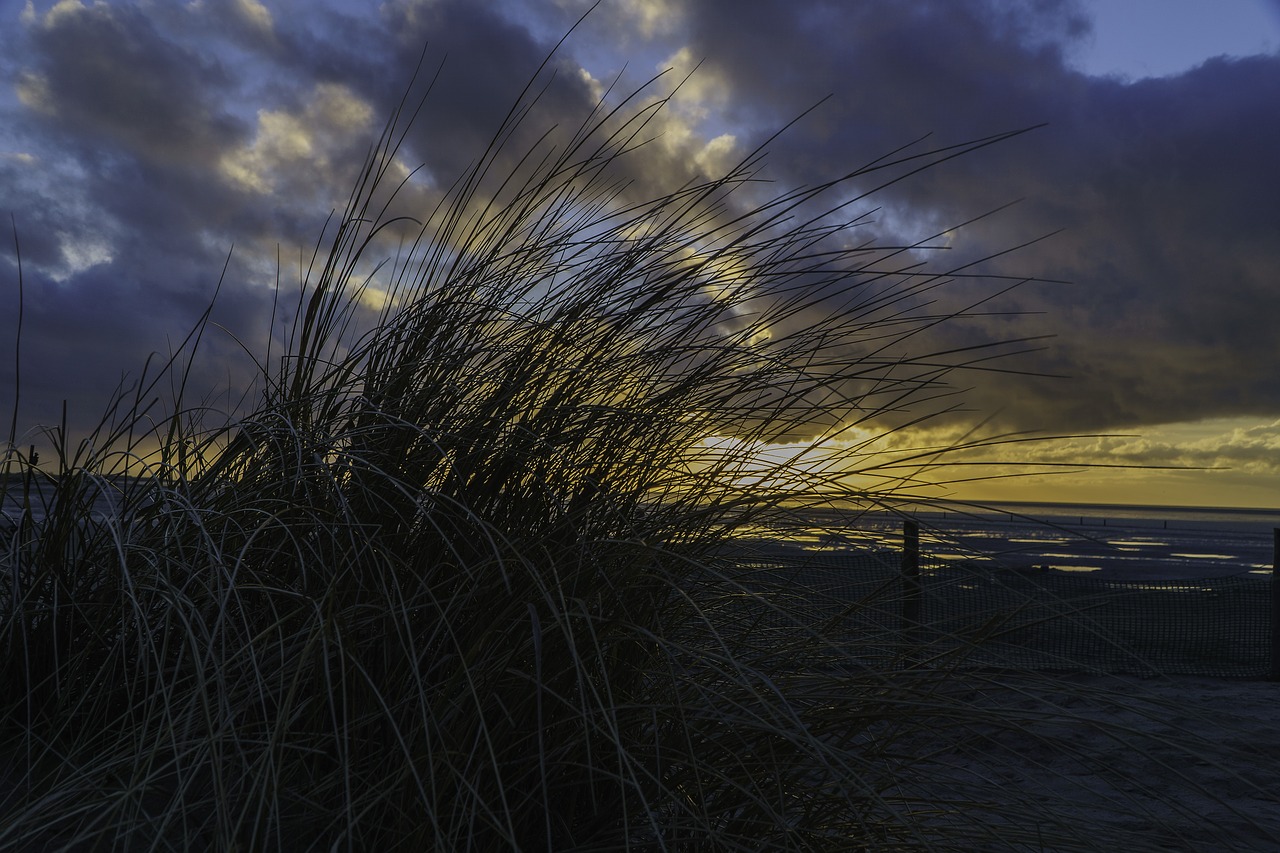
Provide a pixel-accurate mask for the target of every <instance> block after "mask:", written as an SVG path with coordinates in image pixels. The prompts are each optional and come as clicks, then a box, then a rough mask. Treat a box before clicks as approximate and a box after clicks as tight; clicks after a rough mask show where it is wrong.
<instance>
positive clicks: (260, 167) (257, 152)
mask: <svg viewBox="0 0 1280 853" xmlns="http://www.w3.org/2000/svg"><path fill="white" fill-rule="evenodd" d="M372 117H373V109H372V107H370V105H369V104H367V103H366V102H364V101H362V100H360V98H358V97H357V96H356V95H355V94H354V93H353V92H352V91H351V90H350V89H348V88H347V87H346V86H340V85H336V84H332V83H323V84H321V85H319V86H317V87H316V90H315V93H314V94H313V96H312V99H311V101H310V102H309V103H308V104H307V105H306V107H305V109H304V110H303V112H302V113H301V115H297V114H292V113H288V112H284V111H276V110H259V111H258V133H257V136H256V137H255V138H254V140H253V142H252V143H251V144H249V145H248V146H245V147H242V148H240V149H238V150H236V151H232V152H229V153H228V154H226V155H224V156H223V157H222V160H221V162H220V163H219V169H220V171H221V172H222V174H223V176H224V177H226V178H227V179H228V180H229V181H230V182H232V183H233V184H235V185H237V186H238V187H240V188H241V189H244V190H247V191H249V192H255V193H259V194H265V193H269V192H271V191H273V190H274V189H276V179H277V178H278V177H279V176H280V175H281V174H283V173H286V172H288V171H289V168H290V167H291V166H294V165H298V164H301V163H303V162H304V161H305V162H306V164H307V165H308V166H309V168H310V170H311V172H312V173H313V174H314V173H316V172H319V173H321V174H323V173H326V172H327V171H328V169H329V167H330V166H331V162H330V159H329V151H328V149H331V148H337V147H339V145H340V144H341V143H342V142H343V141H344V140H345V138H347V137H350V136H351V135H353V134H359V133H362V132H364V131H365V129H366V128H367V127H368V124H369V122H370V121H371V119H372Z"/></svg>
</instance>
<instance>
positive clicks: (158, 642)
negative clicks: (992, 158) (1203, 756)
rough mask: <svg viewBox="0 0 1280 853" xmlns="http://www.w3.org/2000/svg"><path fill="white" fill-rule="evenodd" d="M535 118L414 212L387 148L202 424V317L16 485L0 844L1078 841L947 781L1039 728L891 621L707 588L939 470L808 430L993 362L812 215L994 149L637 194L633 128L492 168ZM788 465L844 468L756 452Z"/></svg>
mask: <svg viewBox="0 0 1280 853" xmlns="http://www.w3.org/2000/svg"><path fill="white" fill-rule="evenodd" d="M535 105H536V98H529V99H527V100H526V101H525V102H522V103H521V104H520V105H519V106H518V108H517V109H513V110H512V112H511V114H510V117H509V118H508V120H507V122H506V123H505V124H504V125H503V126H502V127H501V128H500V129H499V130H498V132H497V133H496V134H495V137H494V144H493V146H492V147H491V148H490V149H489V150H488V151H487V152H485V153H484V154H483V156H481V157H480V158H479V159H478V161H477V163H476V164H475V166H474V167H473V168H472V169H471V170H470V171H468V172H467V173H466V174H465V175H464V176H462V178H461V179H460V180H459V181H457V182H456V183H455V184H454V185H453V187H452V189H450V190H449V191H448V192H447V193H442V194H441V195H440V197H439V200H438V204H437V206H436V207H435V208H434V209H433V210H431V211H430V212H429V213H427V214H425V215H423V214H422V213H420V212H419V213H418V215H419V217H420V221H415V222H414V223H409V222H407V221H406V220H405V219H404V218H402V217H403V216H404V211H398V210H397V208H396V202H397V199H396V195H397V191H401V192H402V191H403V190H402V188H400V187H397V186H389V185H388V184H389V181H390V178H389V174H391V168H392V165H393V163H394V162H395V159H396V157H397V156H398V154H399V151H400V144H401V141H402V139H403V134H404V132H405V130H406V129H407V126H408V123H409V119H408V118H406V117H405V116H397V118H396V119H395V120H394V121H392V122H391V123H390V124H389V125H388V128H387V130H386V132H385V133H384V135H383V136H382V138H381V139H380V141H379V142H378V144H377V146H376V147H375V149H374V151H373V153H372V154H371V156H370V158H369V160H368V162H367V163H366V164H365V167H364V170H363V171H362V173H361V175H360V178H359V180H358V182H357V184H356V188H355V190H354V191H353V193H352V195H351V198H350V202H349V205H348V207H347V209H346V211H345V213H344V214H343V215H342V217H341V218H340V221H339V222H338V224H337V227H336V230H335V231H331V232H330V236H329V240H328V243H327V244H326V247H327V248H326V249H325V250H324V251H321V252H319V253H318V254H317V256H316V259H315V261H314V263H313V264H312V266H311V267H310V269H309V270H308V272H307V274H306V279H305V287H304V291H303V296H302V298H301V300H300V301H299V303H298V305H297V306H296V308H297V310H296V318H295V319H294V320H293V324H292V331H291V333H290V334H289V335H288V339H287V341H286V344H285V351H284V353H283V355H281V354H280V353H279V352H276V353H275V354H274V356H273V355H272V353H270V352H269V351H266V352H263V353H260V358H261V362H260V363H261V364H262V372H261V376H260V378H259V381H258V383H257V387H256V389H255V391H254V393H253V396H251V397H246V399H247V400H249V401H250V402H249V403H248V404H247V405H246V406H245V407H244V409H243V410H242V411H240V412H238V413H237V414H236V415H235V416H234V417H233V418H232V419H231V420H230V421H229V422H227V423H214V424H211V423H209V421H210V417H209V416H207V415H205V414H203V410H202V409H201V408H200V407H197V406H191V405H188V404H186V403H185V402H184V398H183V395H182V392H181V388H182V385H183V377H184V376H185V373H184V367H183V364H184V363H185V362H184V361H183V359H187V358H193V357H196V355H195V352H194V345H195V343H196V342H198V339H199V336H200V334H202V333H205V332H206V331H207V330H205V329H204V328H203V326H202V327H201V328H200V329H198V330H197V332H196V333H193V336H192V337H191V338H190V339H188V342H187V348H186V349H185V350H184V351H183V352H180V353H179V356H178V357H175V358H174V359H173V360H172V361H171V362H169V363H168V364H167V365H165V366H163V367H162V369H161V370H160V371H159V372H153V373H152V374H151V375H150V377H149V378H148V377H147V376H144V377H143V379H142V380H140V381H139V383H138V386H137V388H136V389H134V390H133V391H132V392H129V393H124V392H122V393H121V394H120V396H119V398H118V400H117V402H116V404H115V405H114V406H113V407H112V409H111V411H109V412H108V413H107V415H106V417H104V419H103V421H102V426H101V427H100V428H99V430H98V433H97V434H96V435H95V436H93V437H92V439H91V440H86V441H84V442H82V443H79V444H75V445H73V444H72V443H71V442H70V439H69V437H68V436H67V434H66V431H65V429H62V428H60V429H52V430H50V431H49V432H48V434H47V436H46V438H47V439H48V441H49V442H50V443H52V444H53V446H54V448H55V450H54V453H53V455H54V456H55V457H56V458H55V459H54V460H53V462H52V463H50V464H46V465H45V466H44V467H43V468H42V469H40V470H37V469H35V468H34V467H32V466H30V465H28V464H25V463H26V462H28V461H29V460H24V459H23V458H22V457H21V456H19V455H17V454H12V453H11V454H10V458H9V459H7V460H6V461H7V465H6V469H5V471H6V473H5V474H4V475H3V476H4V477H5V478H6V479H5V482H4V489H5V491H6V492H7V493H8V494H10V495H20V496H21V495H25V496H27V498H28V499H29V500H36V501H38V502H43V504H45V506H43V508H42V509H40V511H33V512H24V513H20V514H19V516H18V518H17V520H16V522H15V524H14V525H12V526H11V528H10V529H9V530H7V531H6V532H5V538H4V540H3V549H4V550H3V552H2V553H0V560H3V568H4V571H3V573H2V576H0V602H2V606H3V611H2V612H0V649H2V656H0V849H4V850H63V849H68V850H129V851H133V850H190V849H221V850H247V851H253V850H289V851H292V850H322V849H325V850H327V849H335V850H404V851H425V850H439V851H446V850H448V851H463V850H475V851H494V850H524V851H569V850H584V851H608V850H841V851H844V850H856V849H869V850H908V849H913V850H914V849H939V850H981V849H1025V850H1038V849H1112V848H1110V847H1108V845H1110V844H1111V843H1113V840H1114V839H1112V838H1111V836H1110V835H1109V834H1108V831H1107V827H1106V826H1080V825H1078V824H1074V825H1073V824H1072V823H1071V822H1070V821H1069V820H1067V819H1066V818H1064V817H1062V816H1061V814H1059V813H1058V812H1055V808H1056V804H1055V803H1054V802H1053V801H1051V800H1046V799H1045V798H1043V797H1042V796H1041V795H1040V794H1038V793H1036V792H1034V791H1026V790H1015V791H1009V790H1004V789H1002V788H1001V787H1000V786H999V784H998V782H999V780H998V779H997V778H995V777H994V776H992V777H987V778H984V777H982V776H981V774H978V775H976V776H975V775H974V774H973V773H971V772H968V771H962V770H960V769H957V768H955V767H953V766H950V765H948V764H947V760H946V759H945V758H939V756H945V755H947V754H949V751H950V752H954V750H955V749H956V748H960V747H963V746H964V745H965V744H972V743H973V742H974V740H973V738H974V737H976V735H975V734H973V733H974V732H979V731H980V732H982V733H983V734H982V736H983V737H995V738H998V737H999V733H1000V732H1001V731H1010V732H1016V733H1017V734H1019V735H1020V736H1024V737H1025V736H1030V735H1032V734H1034V731H1035V729H1034V727H1035V723H1036V717H1035V715H1034V714H1031V713H1030V712H1019V711H1017V710H1016V709H1014V710H1011V709H1010V708H1003V709H1001V708H993V706H992V705H991V703H990V702H989V701H982V697H983V695H984V694H983V691H982V690H981V687H980V684H979V686H978V687H977V688H975V681H974V678H973V677H971V676H966V677H963V678H962V677H960V676H959V675H958V674H957V672H956V670H955V667H954V664H955V655H954V654H949V655H947V656H943V657H939V656H936V655H934V656H931V655H930V654H929V653H928V650H920V649H910V650H908V649H905V648H904V647H903V640H902V637H901V636H900V634H899V632H898V630H897V627H898V626H897V625H896V624H895V623H894V622H893V620H892V619H889V620H886V619H884V618H881V617H882V616H883V614H884V613H892V612H895V611H894V608H895V606H896V599H895V595H896V593H893V592H890V591H883V592H881V593H879V594H872V595H870V596H869V597H867V598H866V599H865V600H863V601H860V602H856V603H854V604H847V603H846V604H843V605H840V606H839V607H832V606H826V607H821V606H815V601H817V599H818V593H817V592H813V593H812V594H809V593H807V592H804V591H803V590H797V589H796V588H795V587H794V586H792V585H789V584H788V582H787V579H786V577H785V576H784V575H783V574H779V573H777V572H774V573H772V574H770V573H764V575H763V577H761V576H760V573H759V572H758V571H755V572H752V571H748V568H747V565H746V563H745V562H744V561H742V560H738V561H734V560H732V559H729V557H730V556H731V555H732V554H733V553H734V549H733V539H734V534H735V532H736V531H739V530H742V529H743V528H744V527H745V526H747V525H749V524H752V523H755V522H757V521H760V520H762V519H765V518H768V519H769V520H770V523H775V524H776V523H777V522H778V518H779V517H783V518H784V519H785V515H786V513H787V512H788V511H791V509H793V508H794V506H795V504H796V502H797V501H801V502H802V499H803V497H804V496H806V495H808V496H815V497H813V499H814V500H820V499H821V500H825V499H827V497H822V498H819V497H816V496H818V495H826V496H828V497H829V496H830V495H838V496H840V497H842V498H844V499H846V500H853V501H863V502H865V503H866V504H868V505H870V504H872V503H875V502H876V501H878V500H883V499H885V498H887V497H891V496H892V495H893V494H894V491H895V490H904V489H906V490H910V489H912V488H914V479H913V478H914V476H915V473H916V472H917V471H919V470H920V469H921V467H922V466H925V467H927V466H928V465H929V464H932V463H931V460H936V458H937V452H936V451H935V450H925V451H921V453H920V454H919V457H918V458H912V456H911V454H910V453H908V454H905V455H904V454H902V453H899V454H897V455H883V454H877V445H876V443H875V441H874V440H868V439H865V438H864V439H861V440H859V441H852V440H849V441H845V442H844V443H843V444H839V442H840V441H841V439H845V438H848V437H849V436H850V435H852V434H855V433H854V432H853V430H854V429H857V430H859V431H858V432H857V433H856V434H857V435H864V434H865V429H867V428H868V427H869V426H870V425H872V424H875V423H884V422H886V421H887V419H890V418H892V417H894V416H896V417H897V418H898V423H900V424H907V423H910V422H911V421H913V420H919V419H921V418H924V417H926V416H927V415H929V414H931V413H934V412H938V411H941V410H943V409H944V408H945V407H946V406H949V405H951V403H950V396H949V395H950V393H951V389H950V387H949V386H948V385H947V384H946V383H947V381H948V378H949V377H950V376H951V375H952V374H954V373H955V372H957V371H964V370H970V369H982V368H983V367H984V366H985V364H986V362H985V359H986V358H987V356H988V355H990V354H992V353H996V352H1003V351H1005V350H1006V349H1007V348H1008V343H1009V342H993V345H992V349H990V350H974V351H967V352H959V353H955V352H951V353H949V352H933V351H930V350H929V348H928V345H927V340H928V336H927V334H926V332H927V330H928V329H929V328H930V327H932V326H933V325H934V324H936V323H938V322H940V321H942V320H948V321H959V320H962V319H963V317H962V316H961V315H963V314H964V313H965V312H964V311H960V310H955V309H952V310H949V311H947V312H943V313H942V314H939V313H938V310H937V308H936V306H934V305H932V304H931V302H932V300H933V299H934V293H935V291H936V290H937V289H938V288H940V287H943V286H944V285H945V284H946V283H947V282H948V281H950V280H951V279H950V278H948V277H947V276H944V275H942V274H938V273H926V272H924V271H922V269H921V268H919V267H918V266H915V265H914V263H913V262H912V261H910V260H909V258H908V256H907V255H906V254H905V253H903V252H902V251H901V250H900V249H895V248H883V249H880V248H875V247H873V246H869V245H864V244H863V242H862V238H856V239H855V238H854V237H853V236H852V235H851V232H853V231H855V230H856V227H857V220H856V219H854V220H852V221H850V218H849V216H848V214H847V213H844V212H842V211H843V209H842V204H843V201H844V200H847V196H848V194H849V193H848V190H849V188H850V187H852V186H855V185H858V186H861V185H864V184H867V183H869V182H871V181H875V182H877V183H883V182H885V181H889V180H896V179H898V178H901V177H903V176H904V175H906V174H908V173H910V172H911V171H913V170H915V169H917V168H919V167H924V166H930V165H935V164H937V163H939V162H940V161H942V160H945V159H947V158H949V157H951V156H954V155H956V154H958V153H963V152H965V151H968V150H972V149H973V148H977V147H981V146H984V145H987V144H989V143H991V142H994V141H998V139H999V138H994V137H993V138H992V139H989V140H981V141H979V142H976V143H973V144H971V145H968V146H962V147H960V148H955V149H943V150H937V151H929V152H923V153H902V154H899V155H897V156H896V157H893V158H887V159H886V160H885V161H883V162H879V163H875V164H871V165H870V166H868V167H866V168H865V169H862V170H859V171H856V172H854V173H852V174H850V175H848V176H845V177H844V178H842V179H841V180H840V181H836V182H833V183H831V184H828V185H824V186H821V187H814V188H807V189H799V190H794V191H787V192H782V193H779V194H775V195H772V196H768V197H763V200H762V196H761V195H760V193H761V192H762V190H761V187H760V186H759V185H757V184H756V183H754V179H755V178H756V176H757V173H758V172H759V170H760V169H761V168H762V164H761V159H760V156H759V153H758V152H757V153H756V154H753V155H752V156H750V157H748V158H746V159H745V160H744V161H743V162H741V163H740V164H739V165H738V166H737V167H735V168H734V169H732V170H730V171H729V172H728V174H726V175H723V176H721V177H718V178H714V179H700V180H697V181H692V182H689V183H684V184H680V185H678V186H675V187H673V188H672V189H670V190H668V191H666V192H664V193H662V194H657V195H654V196H652V197H649V198H638V197H637V195H638V193H637V191H636V189H635V186H634V185H633V184H631V183H629V182H628V180H627V176H628V175H633V174H636V173H637V171H636V170H639V169H643V168H644V163H645V159H644V158H645V147H644V145H643V144H642V143H643V142H644V140H645V139H646V138H647V134H648V133H650V125H651V124H652V122H653V120H654V117H655V116H656V115H658V114H659V113H658V111H659V110H660V109H661V108H662V105H663V104H662V101H661V100H658V101H655V102H653V103H652V104H650V105H648V106H641V107H640V108H638V109H636V110H634V111H633V112H631V113H624V112H623V111H617V112H614V113H605V112H604V111H598V112H597V113H594V114H592V115H590V116H588V117H586V119H585V120H584V122H583V124H582V126H581V127H580V128H578V129H577V131H576V132H574V133H572V134H568V135H565V134H559V135H557V134H551V135H550V136H548V137H546V138H543V139H540V140H539V141H536V142H534V143H532V144H530V145H529V146H528V147H527V149H525V150H520V151H518V152H514V153H513V151H512V150H509V149H510V148H511V146H513V145H515V143H514V141H513V140H515V139H517V138H521V134H523V133H524V132H525V131H526V130H528V129H529V126H530V124H531V123H533V122H534V118H533V116H534V115H536V112H535V111H532V110H531V108H532V107H533V106H535ZM534 129H537V128H534ZM553 140H554V144H553ZM881 175H884V176H886V177H884V178H881V177H880V176H881ZM842 194H843V197H842ZM828 197H830V198H832V199H833V201H831V202H830V203H829V205H828V206H829V208H830V209H829V210H828V211H827V213H826V214H824V215H823V216H820V217H817V218H815V217H814V216H813V214H812V211H813V210H815V209H817V208H816V207H815V206H816V205H820V204H822V203H823V199H824V198H828ZM396 240H398V241H400V242H399V247H398V248H397V247H396V244H395V242H394V241H396ZM1003 286H1004V285H1003V284H1002V283H1000V282H996V283H995V286H994V288H993V292H994V291H995V290H998V289H999V288H1000V287H1003ZM375 291H376V292H377V293H378V294H379V296H380V298H379V300H377V303H378V304H375V305H374V307H373V308H370V307H369V306H370V303H371V300H370V299H368V298H367V297H368V296H369V295H370V294H371V293H373V292H375ZM286 307H288V306H285V305H281V306H280V310H281V311H284V310H285V308H286ZM966 310H967V309H966ZM208 333H212V332H208ZM165 385H167V386H170V387H177V388H178V389H179V391H178V392H176V393H175V394H173V395H172V399H170V401H169V403H170V405H169V406H168V407H167V408H164V409H163V410H162V409H161V407H159V406H158V405H153V403H152V400H153V399H154V398H155V397H156V391H157V389H159V388H161V387H163V386H165ZM832 413H838V416H837V417H833V416H832ZM797 436H803V437H805V438H808V439H810V440H812V441H813V442H814V443H815V445H818V446H823V445H825V446H842V447H844V448H846V449H845V451H844V452H845V455H844V457H842V458H840V459H839V460H838V463H839V464H829V465H812V464H806V460H804V459H803V458H801V459H799V460H796V459H793V458H788V459H785V460H781V461H779V460H776V459H775V460H773V461H770V459H769V457H767V456H762V455H761V454H760V453H759V452H757V448H759V447H760V446H762V445H767V444H770V443H776V442H779V441H784V440H787V439H791V438H795V437H797ZM15 443H16V442H15V440H14V437H13V436H11V440H10V446H11V448H12V446H13V445H14V444H15ZM126 471H127V472H128V474H129V476H121V472H126ZM851 472H853V473H851ZM37 487H39V488H37ZM104 493H105V494H108V495H110V496H111V500H112V504H113V507H114V508H113V511H112V512H111V513H110V514H108V515H107V516H106V517H95V516H92V515H90V514H89V512H88V508H89V507H90V506H91V505H92V503H93V501H94V500H95V496H100V495H102V494H104ZM38 509H39V508H38ZM739 556H741V554H739ZM820 603H821V602H819V604H820ZM818 614H821V615H820V616H819V615H818ZM1046 737H1048V736H1047V735H1046ZM947 744H949V745H950V746H949V747H948V746H947ZM1125 843H1126V844H1127V845H1128V849H1144V846H1146V845H1147V844H1148V842H1147V841H1146V840H1144V838H1143V837H1142V836H1135V837H1131V838H1128V839H1127V840H1125ZM1150 846H1151V847H1152V848H1153V849H1154V848H1155V847H1156V846H1157V845H1156V843H1155V842H1152V843H1151V844H1150Z"/></svg>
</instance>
